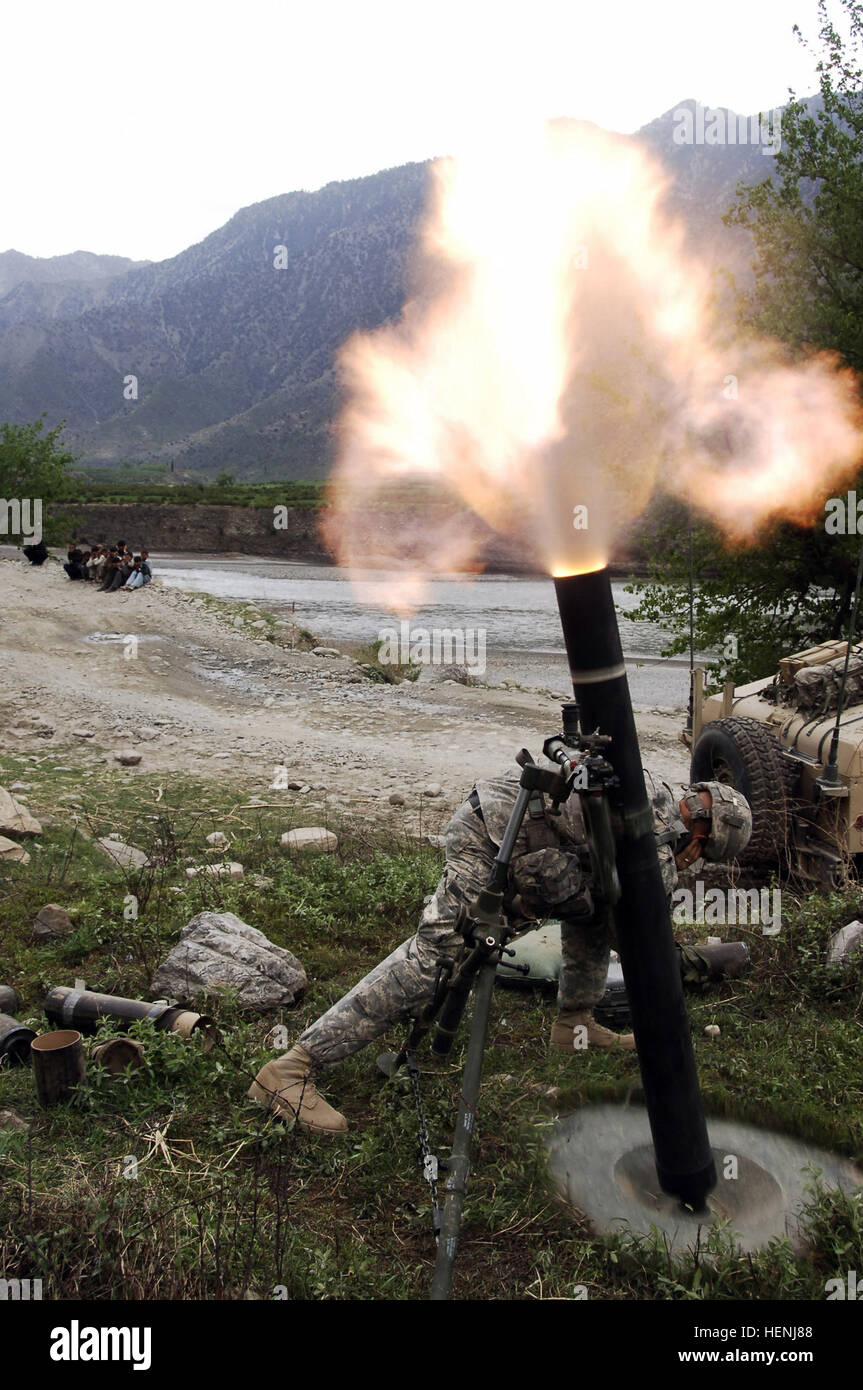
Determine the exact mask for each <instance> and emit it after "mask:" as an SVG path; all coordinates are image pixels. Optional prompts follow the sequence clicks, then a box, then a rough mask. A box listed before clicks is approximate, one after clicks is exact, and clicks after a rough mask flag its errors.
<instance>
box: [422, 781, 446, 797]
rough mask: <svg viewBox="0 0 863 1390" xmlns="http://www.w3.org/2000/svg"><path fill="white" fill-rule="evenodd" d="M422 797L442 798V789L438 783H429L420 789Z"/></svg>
mask: <svg viewBox="0 0 863 1390" xmlns="http://www.w3.org/2000/svg"><path fill="white" fill-rule="evenodd" d="M422 794H423V796H430V797H431V796H443V787H442V786H441V784H440V782H429V784H428V786H426V787H423V789H422Z"/></svg>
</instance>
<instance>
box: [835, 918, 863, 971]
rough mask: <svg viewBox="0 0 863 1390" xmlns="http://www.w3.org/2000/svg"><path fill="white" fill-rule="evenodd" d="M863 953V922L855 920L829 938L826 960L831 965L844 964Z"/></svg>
mask: <svg viewBox="0 0 863 1390" xmlns="http://www.w3.org/2000/svg"><path fill="white" fill-rule="evenodd" d="M861 951H863V922H859V921H857V920H856V918H855V920H854V921H853V922H848V923H847V925H846V926H844V927H840V928H839V930H838V931H836V932H834V933H833V935H832V936H831V938H830V946H829V948H828V951H827V960H828V961H829V962H830V963H831V964H835V965H838V964H845V963H846V962H847V961H850V960H851V959H852V957H854V956H856V955H859V953H860V952H861Z"/></svg>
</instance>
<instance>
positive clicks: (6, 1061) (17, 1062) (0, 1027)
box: [0, 1014, 36, 1067]
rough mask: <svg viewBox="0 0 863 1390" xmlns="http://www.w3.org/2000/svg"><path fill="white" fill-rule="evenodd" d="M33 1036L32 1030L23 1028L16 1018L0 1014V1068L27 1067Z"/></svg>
mask: <svg viewBox="0 0 863 1390" xmlns="http://www.w3.org/2000/svg"><path fill="white" fill-rule="evenodd" d="M35 1036H36V1034H35V1032H34V1030H33V1029H32V1028H25V1026H24V1024H23V1023H19V1022H18V1020H17V1018H10V1017H9V1015H8V1014H0V1066H7V1067H15V1066H18V1067H27V1066H29V1065H30V1044H31V1042H32V1041H33V1039H34V1038H35Z"/></svg>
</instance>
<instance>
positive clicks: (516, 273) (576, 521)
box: [325, 120, 863, 611]
mask: <svg viewBox="0 0 863 1390" xmlns="http://www.w3.org/2000/svg"><path fill="white" fill-rule="evenodd" d="M665 191H666V176H665V174H664V173H663V171H661V170H660V169H659V168H658V166H657V165H656V164H654V163H653V162H652V161H651V159H650V158H649V157H648V156H647V154H646V153H645V152H644V151H643V150H642V149H641V148H640V147H639V146H638V145H637V144H636V143H635V142H634V141H632V140H630V139H628V138H626V137H623V136H616V135H612V134H608V133H606V132H603V131H600V130H598V129H596V128H595V127H593V126H589V125H586V124H584V123H581V122H575V121H568V120H567V121H553V122H547V123H544V124H542V125H537V126H533V127H527V128H525V129H523V130H522V131H521V132H520V133H519V135H518V136H517V137H515V138H514V137H512V136H511V135H508V137H507V138H506V139H505V140H504V139H501V140H500V141H499V142H498V143H496V144H494V143H491V142H489V143H487V144H486V145H485V147H484V148H483V149H482V150H475V151H473V152H471V153H468V154H465V155H464V156H461V157H459V158H458V159H447V160H441V161H438V162H437V163H436V164H435V165H434V166H433V170H432V183H431V192H430V197H429V201H428V207H427V210H426V214H425V216H424V219H423V221H422V223H421V225H420V228H419V230H418V234H417V240H416V248H415V255H414V260H413V264H412V279H411V289H410V293H409V296H408V300H407V303H406V305H405V308H404V311H403V313H402V315H401V317H400V319H399V320H398V322H396V323H393V324H389V325H385V326H384V327H382V328H380V329H379V330H377V331H376V332H373V333H368V334H356V335H354V336H353V337H352V338H351V339H349V340H348V342H347V343H346V344H345V345H344V347H343V349H342V351H341V354H340V358H339V370H340V374H341V379H342V383H343V388H344V391H345V399H346V404H345V407H344V410H343V412H342V416H341V420H340V423H339V455H338V461H337V466H336V469H335V472H334V475H333V478H332V484H331V502H332V506H331V509H330V511H329V515H328V518H327V521H326V523H325V538H326V540H327V541H328V543H329V545H330V547H331V549H332V550H333V552H334V553H335V555H336V557H337V558H338V559H339V561H340V562H341V563H343V564H346V565H349V566H352V567H355V568H369V567H374V566H377V567H382V568H389V569H397V570H399V571H400V572H401V573H402V575H403V576H404V581H403V583H401V584H397V585H393V584H392V582H390V581H388V582H387V583H386V584H384V585H382V587H381V591H380V594H379V597H381V598H383V599H385V600H388V601H389V602H390V603H391V604H392V606H393V607H394V608H400V609H402V610H403V611H408V610H409V609H410V607H411V606H412V604H413V603H415V602H416V601H417V600H418V598H419V595H420V592H421V585H422V581H423V578H424V577H425V576H427V575H429V574H434V573H443V572H451V571H453V570H464V569H470V568H472V567H476V566H477V565H478V564H479V559H478V557H479V554H480V551H481V548H482V545H483V540H484V538H485V537H487V535H488V528H491V530H492V531H495V532H497V533H499V534H501V535H504V536H507V537H511V538H513V539H514V540H515V541H516V542H518V543H519V544H521V546H522V547H523V548H524V550H525V552H526V553H527V554H529V555H531V556H532V557H533V558H534V559H535V560H536V561H537V562H538V564H539V565H540V566H542V567H544V568H546V569H547V570H549V571H550V572H551V573H556V574H564V573H572V572H575V571H578V570H588V569H595V568H597V567H598V566H600V565H602V564H604V563H605V562H606V560H607V558H608V554H609V550H610V547H611V545H612V543H613V541H614V538H615V536H616V534H618V532H619V530H620V528H622V527H625V526H627V525H628V524H629V523H630V522H631V521H632V520H633V519H634V518H635V517H636V516H638V515H639V514H640V513H641V512H642V511H643V509H644V507H645V506H646V505H647V502H648V501H649V500H650V497H651V495H652V494H653V493H654V491H655V490H656V489H657V488H662V489H664V490H665V491H667V492H670V493H672V494H674V495H676V496H678V497H680V498H681V499H683V500H685V501H686V502H688V503H690V504H693V505H695V506H697V507H699V508H701V509H702V510H703V511H704V512H706V513H708V514H709V515H710V516H712V517H713V518H714V519H715V520H716V521H717V522H718V523H719V525H720V526H721V527H722V528H723V529H724V530H725V532H726V533H727V535H728V536H729V537H730V538H732V539H735V540H746V539H751V538H753V537H754V536H755V535H756V534H757V532H758V530H759V528H761V527H762V526H763V525H764V524H765V522H767V521H768V520H770V519H772V518H776V517H782V516H784V517H788V518H792V519H795V520H811V519H812V518H813V516H814V514H815V512H816V511H817V510H819V509H820V508H821V506H822V505H823V497H824V493H825V490H826V489H829V488H831V487H833V486H835V485H836V484H839V483H841V482H842V481H844V480H846V479H848V478H849V477H850V476H851V475H852V474H853V473H854V472H855V470H856V468H857V466H858V465H859V463H860V460H861V457H863V415H861V408H860V403H859V398H858V392H857V381H856V378H855V377H854V375H853V374H852V373H851V372H850V370H848V369H847V368H843V367H841V365H840V364H839V362H838V360H837V359H836V357H835V356H834V355H831V354H829V353H819V354H817V355H813V356H811V357H809V358H807V359H806V360H805V361H796V362H795V361H792V360H791V359H790V357H789V356H788V355H787V354H786V353H785V351H784V350H783V348H782V347H781V345H779V344H777V343H774V342H767V341H764V340H758V339H757V338H755V337H753V336H751V335H748V334H743V333H742V332H741V331H740V330H737V329H735V328H734V326H733V325H732V324H731V323H729V322H722V321H720V320H719V318H718V317H717V312H716V303H715V297H714V295H713V292H712V285H711V279H710V276H709V273H708V270H707V269H706V266H704V265H701V264H700V263H699V262H698V261H697V260H696V259H694V258H693V257H692V255H691V253H688V252H687V251H686V250H685V249H684V233H683V229H682V227H681V226H680V225H678V224H676V223H675V222H674V221H673V220H672V219H671V218H670V217H669V216H668V215H667V213H666V212H665V211H664V210H663V195H664V193H665Z"/></svg>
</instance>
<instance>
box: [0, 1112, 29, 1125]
mask: <svg viewBox="0 0 863 1390" xmlns="http://www.w3.org/2000/svg"><path fill="white" fill-rule="evenodd" d="M0 1129H23V1130H26V1129H27V1121H26V1120H22V1119H21V1116H20V1115H16V1114H15V1111H14V1110H0Z"/></svg>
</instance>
